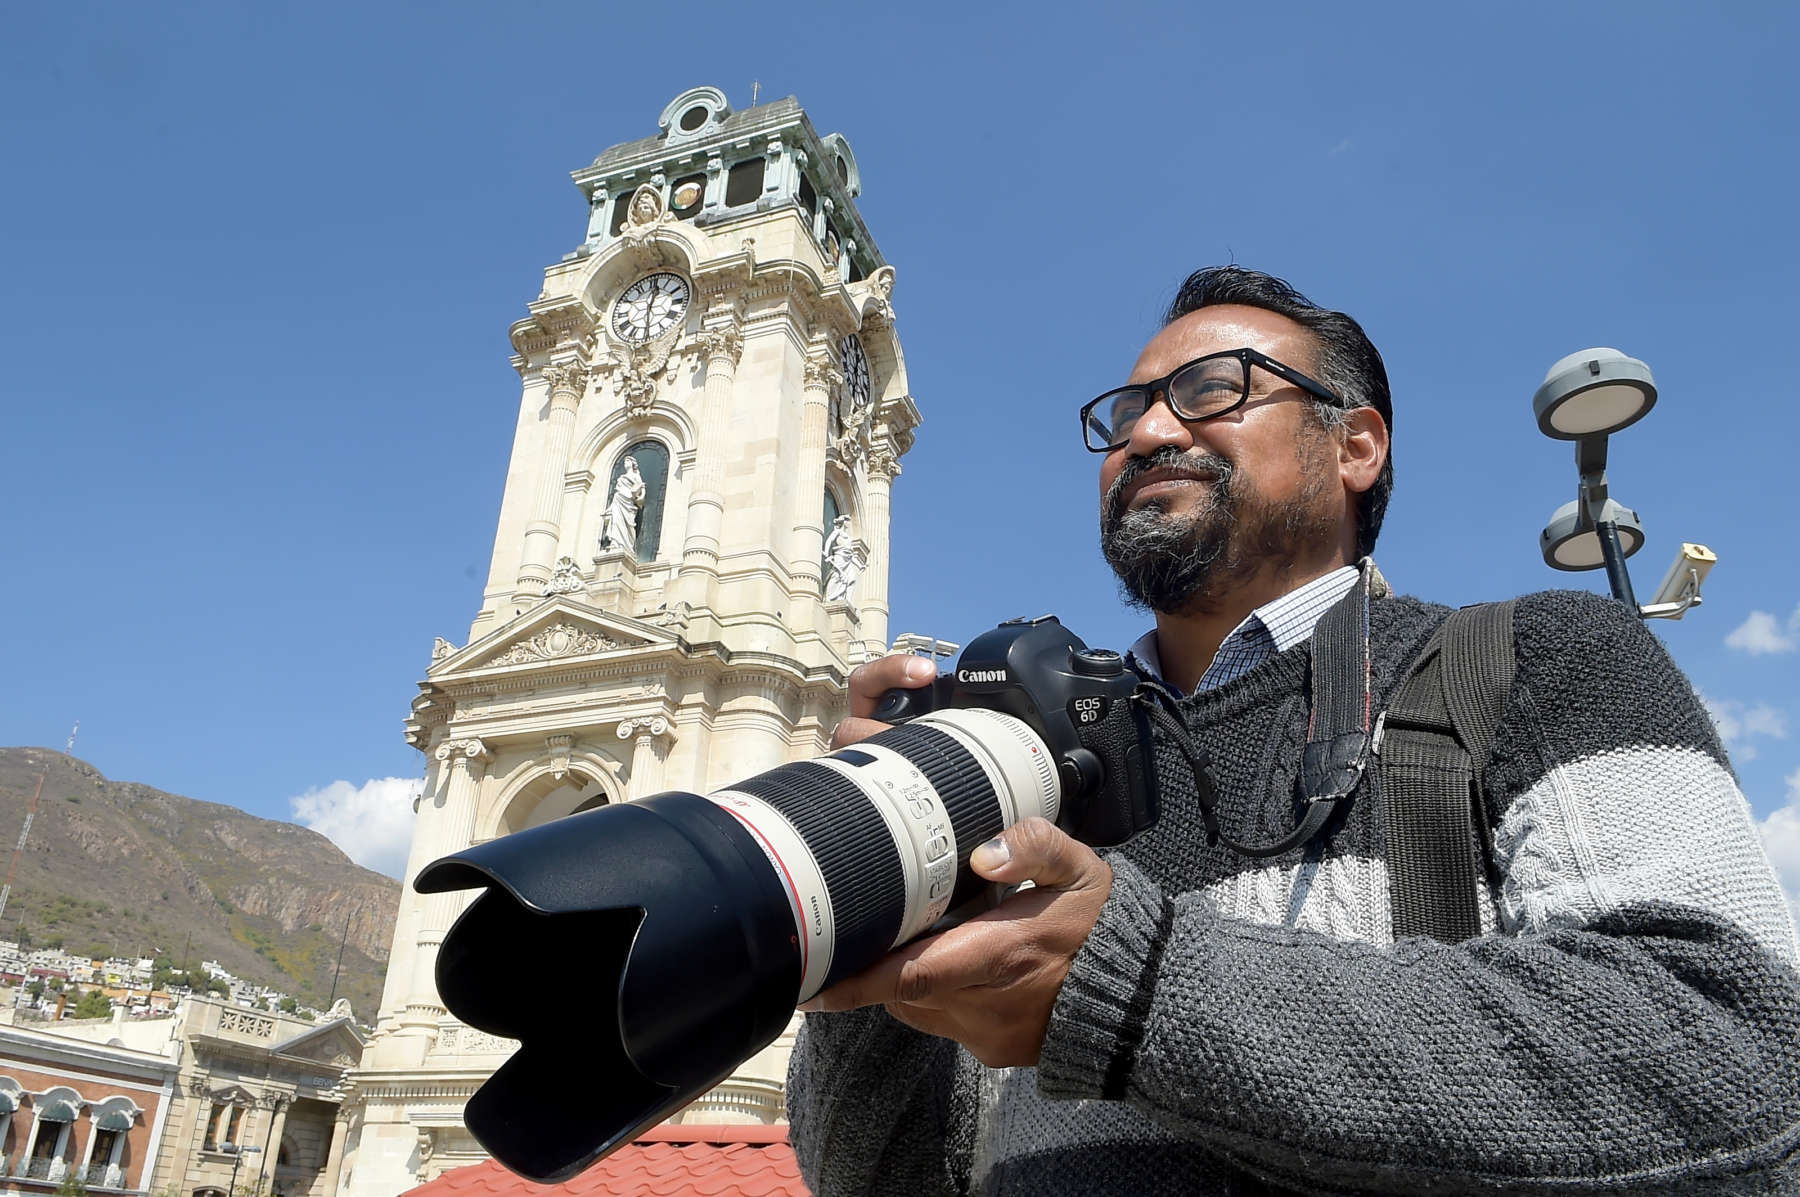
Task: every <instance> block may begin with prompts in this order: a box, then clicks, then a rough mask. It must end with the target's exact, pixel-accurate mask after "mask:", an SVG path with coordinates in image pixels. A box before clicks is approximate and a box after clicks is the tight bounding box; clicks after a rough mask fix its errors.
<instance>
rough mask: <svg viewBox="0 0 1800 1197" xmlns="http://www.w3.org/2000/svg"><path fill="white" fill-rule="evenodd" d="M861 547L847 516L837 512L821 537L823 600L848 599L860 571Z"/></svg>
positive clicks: (839, 600)
mask: <svg viewBox="0 0 1800 1197" xmlns="http://www.w3.org/2000/svg"><path fill="white" fill-rule="evenodd" d="M863 565H864V561H863V553H862V548H861V547H860V546H859V545H858V544H857V543H856V537H855V535H854V534H853V533H852V532H851V531H850V517H849V516H847V515H840V516H838V517H837V520H836V521H835V522H834V523H833V524H832V525H831V534H830V535H828V536H827V537H826V538H825V601H826V602H828V603H844V602H849V601H850V588H851V587H852V586H854V585H856V579H857V576H858V575H859V574H861V573H862V571H863Z"/></svg>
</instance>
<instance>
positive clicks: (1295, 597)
mask: <svg viewBox="0 0 1800 1197" xmlns="http://www.w3.org/2000/svg"><path fill="white" fill-rule="evenodd" d="M1356 572H1357V571H1356V567H1355V566H1354V565H1345V566H1341V567H1339V568H1337V569H1334V570H1332V571H1331V572H1330V573H1328V574H1326V575H1324V576H1323V577H1319V578H1314V579H1313V580H1312V581H1310V582H1308V583H1307V584H1306V585H1304V586H1300V587H1297V588H1295V589H1293V590H1290V591H1288V592H1287V593H1286V594H1284V595H1282V596H1281V597H1280V598H1277V599H1271V600H1270V601H1268V602H1266V603H1264V604H1263V605H1262V606H1260V607H1258V608H1257V609H1256V610H1254V611H1252V612H1250V614H1248V615H1246V616H1245V617H1244V622H1242V623H1240V624H1238V626H1237V627H1235V628H1233V629H1231V635H1229V636H1227V637H1225V640H1224V642H1223V643H1221V644H1220V645H1219V651H1218V652H1217V653H1215V654H1213V659H1212V664H1211V665H1208V666H1207V667H1206V673H1205V674H1204V675H1203V676H1202V677H1201V678H1200V684H1199V685H1198V686H1196V687H1194V693H1196V694H1199V693H1201V692H1202V691H1206V690H1211V689H1212V688H1213V687H1215V686H1223V685H1224V684H1225V683H1226V682H1229V681H1231V680H1232V679H1233V678H1238V677H1242V676H1243V675H1244V674H1246V673H1249V672H1250V671H1251V670H1252V669H1254V668H1256V667H1257V666H1258V665H1260V664H1262V663H1263V662H1264V661H1266V660H1268V659H1269V658H1270V657H1272V656H1274V655H1275V654H1276V653H1279V652H1286V651H1287V650H1288V649H1290V648H1292V647H1294V645H1296V644H1302V643H1304V642H1306V641H1307V640H1309V639H1311V638H1312V634H1313V628H1315V627H1316V626H1318V623H1319V617H1320V616H1321V615H1323V614H1325V612H1326V611H1328V610H1330V608H1331V606H1332V604H1334V603H1336V602H1337V601H1338V600H1339V599H1341V598H1343V597H1344V596H1345V595H1346V594H1348V593H1349V592H1350V589H1351V587H1353V586H1355V585H1356ZM1131 657H1132V658H1133V659H1132V662H1131V664H1132V667H1133V668H1134V669H1136V670H1137V671H1138V672H1139V673H1140V674H1145V675H1148V676H1150V677H1154V678H1155V679H1156V680H1158V681H1163V680H1164V678H1163V675H1162V658H1161V657H1160V656H1159V655H1158V654H1157V650H1156V629H1155V628H1151V629H1150V630H1149V631H1148V632H1145V633H1144V634H1143V635H1142V636H1140V637H1139V638H1138V642H1137V643H1136V644H1134V645H1132V646H1131Z"/></svg>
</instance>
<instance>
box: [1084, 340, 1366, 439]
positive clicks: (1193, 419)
mask: <svg viewBox="0 0 1800 1197" xmlns="http://www.w3.org/2000/svg"><path fill="white" fill-rule="evenodd" d="M1223 357H1234V358H1236V359H1237V360H1238V361H1239V362H1241V363H1243V367H1244V386H1243V389H1242V390H1240V391H1239V392H1238V397H1237V402H1236V403H1233V404H1232V405H1231V406H1230V407H1222V408H1220V409H1219V410H1218V411H1210V412H1207V413H1206V414H1205V415H1203V416H1190V415H1189V414H1188V413H1186V412H1184V411H1182V410H1181V409H1180V408H1179V407H1177V406H1175V400H1174V397H1173V393H1172V392H1171V391H1170V390H1169V384H1170V383H1171V382H1173V381H1174V380H1175V378H1176V376H1177V375H1180V374H1184V373H1186V372H1187V371H1188V370H1191V369H1192V368H1193V367H1195V366H1198V365H1199V364H1200V363H1201V362H1210V361H1216V360H1217V359H1219V358H1223ZM1251 366H1261V367H1262V368H1263V369H1265V370H1267V371H1268V372H1269V373H1271V374H1273V375H1274V376H1275V377H1277V378H1279V379H1281V380H1282V381H1283V382H1286V383H1289V384H1290V385H1292V386H1297V387H1299V388H1300V389H1301V390H1303V391H1305V392H1306V393H1307V394H1309V395H1311V396H1312V397H1313V398H1315V399H1317V400H1319V401H1320V402H1323V403H1329V404H1331V405H1332V406H1333V407H1343V406H1345V404H1344V401H1343V399H1342V398H1340V397H1339V396H1337V395H1335V394H1333V393H1332V391H1331V390H1330V388H1328V387H1327V386H1326V385H1325V384H1324V383H1322V382H1320V381H1318V380H1317V379H1314V378H1308V377H1307V376H1306V375H1304V374H1302V373H1300V371H1298V370H1296V369H1294V368H1293V367H1292V366H1290V365H1287V364H1286V363H1284V362H1279V361H1276V360H1275V359H1274V358H1272V357H1270V356H1269V355H1268V354H1266V353H1261V352H1258V351H1257V350H1255V349H1249V348H1244V349H1226V350H1224V351H1222V352H1220V353H1208V354H1203V355H1201V356H1200V357H1197V358H1195V359H1194V360H1192V361H1189V362H1183V363H1181V365H1179V366H1177V367H1175V368H1174V369H1173V370H1171V371H1169V372H1168V373H1167V374H1165V375H1163V376H1162V377H1161V378H1157V379H1152V380H1151V381H1149V382H1138V383H1133V384H1131V385H1130V386H1123V387H1114V388H1113V389H1112V390H1110V391H1107V392H1106V393H1105V394H1103V395H1101V396H1099V397H1098V398H1096V399H1090V400H1088V402H1087V403H1085V404H1083V405H1082V408H1081V443H1082V444H1083V445H1085V446H1086V447H1087V451H1088V452H1089V453H1111V452H1112V451H1113V450H1114V449H1117V448H1120V447H1122V446H1123V445H1125V444H1126V443H1128V442H1129V441H1130V439H1131V438H1130V436H1129V435H1127V436H1126V438H1125V439H1124V440H1120V441H1114V442H1113V443H1112V444H1110V445H1104V446H1101V447H1099V448H1096V447H1095V446H1093V445H1091V444H1089V443H1088V417H1089V416H1090V415H1092V414H1093V411H1094V409H1095V408H1096V407H1099V406H1100V405H1101V404H1102V403H1105V402H1106V401H1107V400H1108V399H1112V398H1115V397H1117V396H1119V395H1125V394H1133V393H1142V394H1143V396H1144V411H1146V412H1147V411H1149V410H1150V408H1151V407H1152V406H1154V403H1155V396H1156V394H1157V392H1159V391H1160V392H1161V393H1162V397H1163V402H1165V403H1167V404H1168V405H1169V410H1170V411H1172V412H1174V413H1175V414H1176V415H1177V416H1179V417H1180V418H1181V419H1183V420H1186V421H1188V422H1190V423H1199V422H1200V421H1201V420H1216V419H1218V418H1219V417H1220V416H1228V415H1230V414H1231V413H1232V412H1234V411H1236V410H1237V409H1238V408H1240V407H1242V406H1244V404H1246V403H1248V402H1249V401H1250V367H1251Z"/></svg>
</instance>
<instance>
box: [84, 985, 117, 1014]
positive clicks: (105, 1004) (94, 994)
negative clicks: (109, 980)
mask: <svg viewBox="0 0 1800 1197" xmlns="http://www.w3.org/2000/svg"><path fill="white" fill-rule="evenodd" d="M111 1015H112V999H111V998H109V997H107V996H106V994H105V993H104V992H102V991H101V990H98V989H90V990H88V991H87V992H86V993H84V994H82V995H81V996H80V998H79V999H78V1000H77V1001H76V1003H75V1017H76V1018H108V1017H111Z"/></svg>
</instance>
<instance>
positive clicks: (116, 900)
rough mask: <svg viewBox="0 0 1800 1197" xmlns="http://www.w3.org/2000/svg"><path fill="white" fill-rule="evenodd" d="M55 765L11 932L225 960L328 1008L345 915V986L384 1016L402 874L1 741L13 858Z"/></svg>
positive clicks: (2, 841)
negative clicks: (35, 798) (37, 791)
mask: <svg viewBox="0 0 1800 1197" xmlns="http://www.w3.org/2000/svg"><path fill="white" fill-rule="evenodd" d="M46 766H48V774H47V775H46V777H45V780H44V792H43V797H42V799H41V800H40V801H39V803H38V813H37V818H36V819H35V820H34V821H33V822H32V824H31V838H30V840H29V841H28V842H27V844H26V846H25V852H24V854H23V855H22V856H21V858H20V860H19V867H18V873H17V876H16V877H15V878H14V880H13V891H12V896H11V898H10V899H9V900H8V902H7V906H6V912H5V916H4V918H3V919H0V938H6V939H13V938H17V933H18V930H19V928H20V927H21V926H24V927H26V928H28V929H29V932H30V935H31V939H32V942H33V943H34V944H35V945H36V946H38V947H43V946H47V945H48V944H49V943H51V942H52V941H54V940H55V939H57V938H61V939H62V940H63V946H64V947H65V948H66V949H67V950H68V951H70V952H75V953H88V954H91V955H94V956H102V957H104V956H150V955H154V954H155V953H156V951H157V950H158V949H160V950H161V951H162V952H163V953H164V954H166V955H168V956H169V957H170V958H171V959H174V960H175V961H176V964H177V966H182V965H191V966H196V967H197V966H198V964H199V962H200V961H202V960H216V961H218V962H219V964H221V965H222V966H224V968H225V969H226V970H227V971H229V972H231V973H232V974H234V975H236V976H239V977H242V978H244V979H246V980H251V981H257V982H260V983H262V984H264V985H269V986H272V987H274V988H276V989H280V990H283V991H284V992H287V993H289V994H292V995H293V996H294V997H296V998H298V999H299V1000H300V1001H301V1002H303V1003H305V1004H307V1005H312V1006H316V1007H319V1008H321V1009H322V1008H324V1005H325V999H326V996H327V995H328V994H329V993H330V992H331V975H332V966H333V964H334V963H335V961H336V959H337V953H338V943H339V940H340V939H341V938H342V937H343V936H344V933H345V931H344V929H345V925H346V923H348V926H349V938H348V940H347V942H346V943H345V946H344V962H343V972H342V975H341V976H340V977H339V979H338V986H337V994H338V996H339V997H348V998H349V999H350V1003H351V1005H352V1007H354V1009H355V1011H356V1014H357V1017H358V1018H360V1019H363V1020H364V1021H367V1022H372V1021H374V1018H375V1013H376V1005H377V1004H378V1003H379V1001H380V997H381V981H382V974H383V972H384V971H385V968H386V963H387V956H388V948H389V946H390V940H391V937H392V935H393V930H394V919H395V917H396V915H397V913H398V910H399V905H400V883H399V882H398V881H396V880H394V879H393V878H391V877H384V876H382V875H381V874H380V873H376V872H372V871H370V870H368V869H365V868H363V867H362V866H361V865H358V864H354V863H352V862H351V860H350V858H349V857H347V856H345V855H344V854H343V852H341V851H340V850H339V849H338V847H337V845H335V844H333V843H332V842H331V841H330V840H328V839H326V838H325V837H324V836H322V835H320V834H319V833H318V832H316V831H311V830H309V829H307V828H305V827H301V826H299V825H298V824H294V823H278V822H275V821H273V820H270V819H259V818H257V817H256V816H255V815H251V814H247V813H245V812H244V811H241V810H238V809H236V808H235V807H230V806H220V805H218V804H217V803H213V802H201V801H198V800H196V799H193V798H183V797H181V796H180V795H177V794H166V793H164V792H163V791H161V790H156V789H152V788H151V787H149V786H146V785H140V784H138V783H137V782H129V781H108V780H107V779H106V778H105V777H103V776H102V775H101V773H100V771H99V770H98V769H96V768H94V767H93V766H92V765H90V764H88V763H87V762H86V761H81V760H77V759H75V758H74V757H70V756H64V755H63V754H62V753H60V752H56V751H54V750H52V749H48V748H0V858H4V859H7V860H10V858H11V854H12V846H13V845H14V844H15V843H16V842H17V841H18V835H19V828H20V826H21V825H22V824H23V823H24V821H25V812H26V811H27V810H28V809H29V807H30V803H31V794H32V790H33V789H34V788H35V787H36V786H37V781H38V775H39V774H40V773H41V772H43V771H44V769H45V767H46ZM0 867H4V865H0ZM184 946H185V953H186V959H185V960H183V959H182V956H183V951H184Z"/></svg>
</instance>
